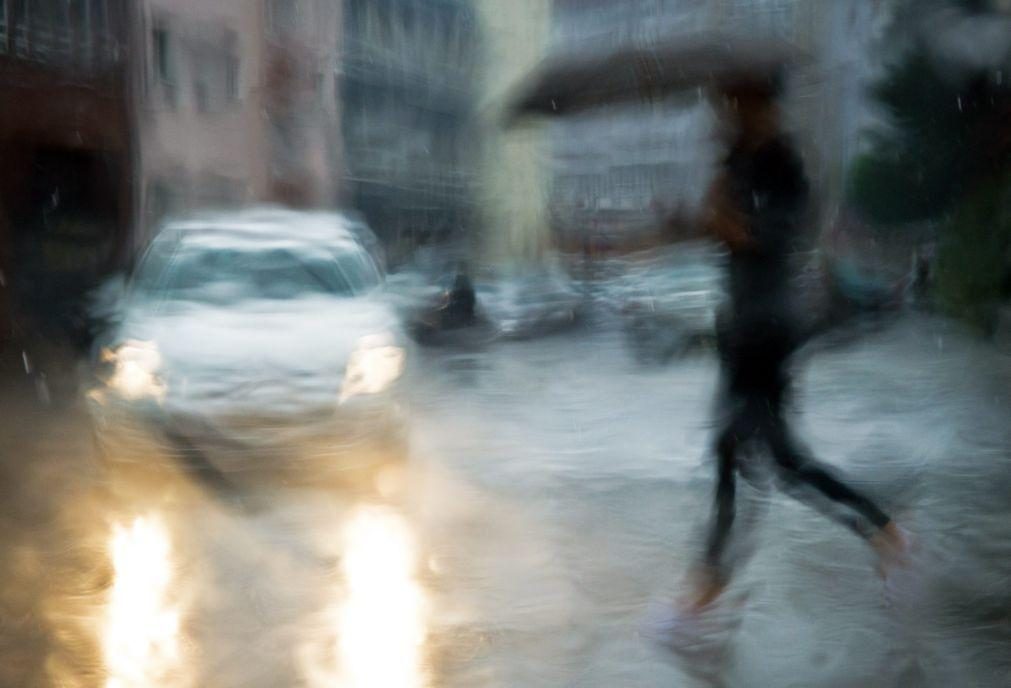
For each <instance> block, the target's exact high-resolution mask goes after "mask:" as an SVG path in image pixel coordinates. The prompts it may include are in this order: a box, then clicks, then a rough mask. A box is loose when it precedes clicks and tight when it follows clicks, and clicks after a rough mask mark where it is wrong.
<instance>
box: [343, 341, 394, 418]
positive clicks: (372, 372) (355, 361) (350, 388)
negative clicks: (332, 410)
mask: <svg viewBox="0 0 1011 688" xmlns="http://www.w3.org/2000/svg"><path fill="white" fill-rule="evenodd" d="M390 340H391V338H390V337H387V336H382V335H375V336H370V337H363V338H362V339H361V340H360V341H359V342H358V348H357V349H355V351H353V352H352V353H351V357H350V359H349V360H348V367H347V371H346V372H345V374H344V382H343V384H342V385H341V394H340V403H342V404H343V403H344V402H345V401H347V400H348V399H350V398H351V397H354V396H356V395H359V394H378V393H379V392H382V391H383V390H385V389H386V388H388V387H389V386H390V385H392V384H393V383H394V382H396V381H397V378H399V377H400V375H401V374H402V373H403V372H404V359H405V358H406V354H405V352H404V350H403V349H402V348H400V347H399V346H394V345H393V344H391V343H390Z"/></svg>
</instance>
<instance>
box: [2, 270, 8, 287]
mask: <svg viewBox="0 0 1011 688" xmlns="http://www.w3.org/2000/svg"><path fill="white" fill-rule="evenodd" d="M6 286H7V277H6V275H4V271H3V270H0V287H6Z"/></svg>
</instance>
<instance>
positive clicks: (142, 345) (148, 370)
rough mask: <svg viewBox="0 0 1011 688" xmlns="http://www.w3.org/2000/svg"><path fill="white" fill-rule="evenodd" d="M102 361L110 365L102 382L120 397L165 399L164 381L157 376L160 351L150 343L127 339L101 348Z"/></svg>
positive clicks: (159, 365) (159, 364)
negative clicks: (105, 379)
mask: <svg viewBox="0 0 1011 688" xmlns="http://www.w3.org/2000/svg"><path fill="white" fill-rule="evenodd" d="M102 361H103V362H105V363H110V364H112V367H113V368H112V375H111V376H110V377H109V379H108V380H107V381H106V384H107V385H108V386H109V387H110V388H111V389H112V390H114V391H115V392H116V393H118V394H119V395H120V396H121V397H123V398H124V399H130V400H137V399H156V400H158V401H161V400H162V399H164V398H165V391H166V387H165V383H164V382H163V381H162V380H161V379H160V378H159V377H158V369H159V368H160V367H161V354H160V353H159V352H158V346H157V345H156V344H155V343H154V342H145V341H139V340H135V339H131V340H127V341H126V342H124V343H123V344H121V345H120V346H118V347H116V348H115V349H105V350H103V351H102Z"/></svg>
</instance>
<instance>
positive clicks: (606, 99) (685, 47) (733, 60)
mask: <svg viewBox="0 0 1011 688" xmlns="http://www.w3.org/2000/svg"><path fill="white" fill-rule="evenodd" d="M803 58H804V55H803V54H802V53H801V51H800V50H798V49H797V48H796V47H795V46H793V45H792V44H790V43H787V42H785V41H779V40H774V39H755V38H747V37H730V36H726V35H722V34H707V35H703V36H694V37H691V38H667V39H662V40H658V41H655V42H652V43H649V44H640V45H634V46H624V47H619V48H616V49H612V50H609V51H607V52H604V53H594V54H590V53H586V52H584V53H580V54H576V55H561V56H556V57H554V58H548V59H547V60H546V61H545V62H544V63H543V64H542V65H541V66H540V67H539V68H538V69H537V70H536V71H535V72H534V73H533V74H532V75H531V76H530V77H528V78H527V79H526V80H525V82H524V84H523V85H522V86H520V87H519V88H518V89H517V90H516V93H515V95H514V97H513V98H512V99H511V101H510V102H509V104H508V105H507V112H506V123H507V124H514V123H515V122H516V121H517V120H519V119H520V118H522V117H523V116H526V115H544V116H565V115H570V114H574V113H577V112H581V111H583V110H587V109H590V108H594V107H601V106H605V105H611V104H617V103H628V102H641V101H645V102H649V101H654V100H659V99H663V98H669V97H671V96H675V95H678V94H683V93H685V92H686V91H691V90H695V89H698V88H700V87H703V86H708V85H712V84H716V83H733V82H738V81H745V82H758V81H761V80H772V79H774V78H776V77H777V76H778V75H779V74H781V73H782V72H783V71H784V70H785V69H786V68H789V67H791V66H794V65H796V64H798V63H800V62H802V61H803Z"/></svg>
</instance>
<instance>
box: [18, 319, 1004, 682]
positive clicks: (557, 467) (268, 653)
mask: <svg viewBox="0 0 1011 688" xmlns="http://www.w3.org/2000/svg"><path fill="white" fill-rule="evenodd" d="M1008 369H1009V368H1008V363H1007V362H1006V361H1005V360H1002V359H1000V358H998V357H997V355H996V354H995V353H993V352H992V351H991V350H990V349H988V348H987V347H985V346H984V345H981V344H977V343H974V342H972V341H970V340H968V339H966V338H964V337H962V336H960V335H959V334H957V333H956V332H954V331H950V329H949V328H948V327H947V326H946V325H944V324H942V323H938V322H935V321H929V320H925V319H909V320H906V321H903V322H901V323H899V324H897V325H896V326H894V327H892V328H890V329H888V330H886V331H883V332H878V333H874V334H869V335H867V336H865V337H863V338H861V339H859V340H857V341H854V342H851V343H849V344H845V345H842V346H839V347H838V348H834V349H832V350H828V351H822V352H820V353H816V354H813V355H812V360H811V361H810V362H809V363H808V365H807V366H806V367H805V372H804V374H803V375H802V377H801V390H800V391H801V393H800V402H801V407H802V409H803V412H802V414H801V415H800V417H799V418H798V423H799V425H798V429H799V430H800V432H801V433H802V435H803V437H804V438H805V439H806V440H807V441H809V442H810V443H811V444H812V445H813V446H814V447H815V449H816V450H817V453H818V454H819V455H820V456H821V457H822V458H823V459H825V460H826V461H828V462H831V463H833V464H834V465H837V466H839V467H840V468H841V469H843V470H844V471H845V472H846V473H847V474H848V475H849V476H850V477H851V478H852V479H853V480H854V481H855V482H857V483H858V484H860V485H861V486H862V487H864V488H865V489H866V490H867V491H869V492H870V493H872V494H874V495H876V496H879V497H880V498H881V499H882V500H883V502H884V503H885V504H887V505H888V507H889V508H891V509H892V510H893V511H894V513H895V514H896V515H897V518H898V519H899V520H900V522H902V523H903V524H905V525H906V526H907V527H908V528H909V530H910V531H911V533H912V534H913V537H914V538H915V541H916V551H915V557H914V565H913V567H912V568H911V570H910V572H909V573H907V574H905V575H903V576H901V577H900V578H899V580H898V581H897V582H896V584H895V591H894V592H893V593H892V594H891V595H890V596H888V597H886V596H885V594H884V589H883V586H882V583H881V581H880V580H879V579H878V578H876V577H875V576H874V574H873V560H872V557H871V554H870V552H869V551H868V549H867V548H866V546H865V545H864V544H863V543H861V542H859V541H857V540H855V539H854V538H853V537H852V535H851V534H850V533H848V532H846V531H844V530H843V529H841V528H839V527H838V526H836V525H834V524H832V523H830V522H828V521H827V520H825V519H824V518H823V517H821V516H819V515H818V514H817V513H815V512H813V511H811V510H809V509H807V508H806V507H803V506H800V505H799V504H797V503H795V502H792V501H790V500H789V499H788V498H786V497H783V496H781V495H778V494H772V495H771V496H766V495H763V494H759V493H758V491H756V490H751V489H750V488H749V490H748V494H747V495H746V497H747V499H746V502H745V508H747V509H753V510H754V512H755V513H759V512H762V511H764V517H763V518H762V519H761V521H760V522H758V525H757V528H756V530H755V540H756V544H757V545H758V546H757V547H756V552H755V554H754V556H753V557H752V559H751V561H750V562H749V563H748V565H747V567H746V568H745V569H743V571H742V573H741V575H740V577H739V579H738V580H737V581H736V582H735V584H734V588H733V590H732V593H733V594H734V595H741V596H746V601H745V602H744V603H743V606H742V608H741V610H740V611H739V612H738V613H736V618H737V619H738V620H739V621H740V627H739V628H738V629H737V630H736V632H734V633H733V634H731V635H730V637H729V638H727V639H726V640H725V641H724V642H723V643H722V644H721V645H720V646H719V647H718V648H716V650H718V652H710V653H709V654H707V655H706V656H704V657H701V658H699V659H697V660H696V662H695V663H694V664H692V663H687V662H685V661H675V660H674V659H673V658H671V657H670V656H668V655H666V654H665V653H664V652H661V651H658V650H656V649H655V648H654V647H652V646H651V645H650V644H649V643H648V642H647V641H645V640H644V639H643V638H642V637H640V635H639V632H638V631H639V628H640V625H641V622H642V619H643V617H644V614H645V613H646V610H647V608H648V607H649V606H650V605H651V603H655V602H656V601H657V600H663V599H666V598H668V597H669V596H670V595H671V594H673V593H674V592H675V591H676V588H677V584H678V581H679V579H680V577H681V576H682V575H683V573H684V571H685V569H686V567H687V566H688V564H689V563H690V562H691V561H692V557H693V556H694V553H695V552H696V548H697V546H698V544H699V542H698V541H699V538H698V533H699V529H700V527H701V526H702V525H703V524H704V517H705V514H706V512H707V506H708V501H709V494H710V489H711V488H710V467H709V465H708V459H707V457H706V453H705V451H704V449H705V446H706V442H707V437H708V431H709V429H708V412H709V408H710V397H711V391H712V388H713V385H714V382H715V366H714V362H713V361H712V360H711V358H710V357H708V356H706V355H705V354H698V355H696V356H693V357H690V358H688V359H687V360H684V361H681V362H678V363H675V364H673V365H670V366H667V367H662V368H661V367H641V366H637V365H636V364H634V363H633V361H632V358H631V356H629V354H628V352H627V351H626V350H625V348H624V345H623V343H622V339H621V337H620V336H619V334H618V333H616V332H613V331H610V330H609V329H608V328H602V329H601V330H599V331H597V330H595V331H593V332H589V331H586V332H577V333H570V334H569V335H565V336H560V337H554V338H550V339H544V340H539V341H531V342H525V343H513V344H503V345H499V346H496V347H494V348H492V349H490V350H487V351H483V352H478V351H470V352H466V351H456V352H449V351H440V352H427V353H423V354H421V357H420V358H419V359H418V360H417V361H415V373H414V375H413V376H412V377H411V379H410V382H411V393H410V396H411V402H412V403H411V449H410V454H411V455H410V458H409V460H408V461H407V462H406V463H405V464H403V465H397V466H394V467H390V468H388V469H386V470H383V471H381V472H379V473H377V474H376V475H374V476H372V481H371V483H372V484H371V485H370V487H369V488H368V489H360V488H359V489H350V488H348V489H309V488H299V489H286V488H283V487H271V488H266V487H263V488H260V489H258V490H256V491H255V493H249V494H247V495H243V497H242V499H241V500H222V499H220V498H218V497H215V496H212V495H209V494H208V493H207V492H206V491H205V490H203V489H201V488H200V487H199V486H197V485H195V484H194V483H193V482H192V481H191V480H189V479H187V478H186V477H185V476H183V475H181V474H179V472H178V471H175V472H173V471H172V470H171V469H166V470H161V471H159V472H157V474H153V475H149V476H132V477H130V478H115V477H113V478H111V479H110V478H109V476H108V475H107V474H106V473H105V472H103V471H102V470H101V469H100V468H99V467H98V466H97V465H96V462H95V461H94V455H93V451H92V441H91V434H90V432H91V431H90V427H89V425H88V423H87V421H86V419H85V417H84V415H83V414H82V412H81V411H80V409H79V408H78V406H77V405H70V406H68V407H66V408H64V409H61V410H55V409H53V408H52V407H43V406H40V405H38V404H34V403H30V402H29V398H30V397H31V396H32V391H31V390H30V389H28V388H22V387H20V386H17V385H8V386H7V389H6V392H5V397H6V398H5V399H4V408H5V410H6V411H7V414H6V418H5V423H6V426H5V428H4V432H3V434H2V439H0V442H2V445H0V448H2V451H3V464H2V472H3V473H2V477H3V481H4V483H3V484H4V485H5V500H4V506H3V509H2V511H0V513H2V518H3V522H2V531H0V546H2V548H3V556H2V558H0V575H2V576H3V579H4V583H5V584H4V586H3V588H2V600H0V604H2V609H0V612H2V617H3V625H2V627H0V655H2V657H0V685H3V686H8V685H10V686H110V687H112V686H117V687H118V686H124V687H125V686H214V687H217V686H265V687H266V686H270V687H273V686H345V687H348V688H359V687H361V688H366V687H367V688H422V687H426V686H432V687H436V686H461V687H474V686H490V687H491V686H494V687H498V686H503V687H505V686H508V687H523V688H527V687H537V686H545V687H549V686H550V687H556V686H580V687H583V686H586V687H598V686H599V687H605V686H607V687H611V686H623V687H624V686H628V687H634V686H692V685H707V682H708V684H711V685H727V686H745V687H751V686H755V687H759V686H838V687H844V686H845V687H850V686H852V687H857V686H861V687H865V686H882V687H886V686H887V687H892V686H895V687H899V686H952V685H958V686H1004V685H1008V684H1009V683H1011V653H1009V651H1008V647H1009V639H1011V616H1009V613H1011V593H1009V592H1008V590H1009V588H1008V585H1007V583H1008V580H1009V576H1011V538H1009V535H1011V518H1009V516H1011V496H1009V495H1011V471H1009V470H1008V460H1009V459H1008V451H1007V448H1008V446H1009V443H1008V439H1009V438H1008V434H1009V430H1008V428H1007V425H1008V424H1007V418H1008V393H1007V390H1008V386H1007V380H1008V378H1007V375H1006V371H1007V370H1008ZM763 505H764V509H762V508H759V507H761V506H763ZM716 658H718V659H716ZM700 675H702V676H701V677H700Z"/></svg>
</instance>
